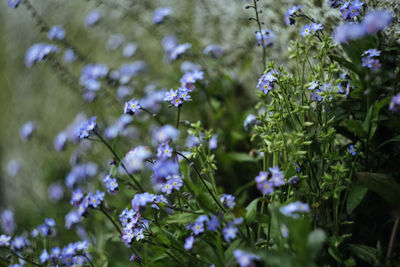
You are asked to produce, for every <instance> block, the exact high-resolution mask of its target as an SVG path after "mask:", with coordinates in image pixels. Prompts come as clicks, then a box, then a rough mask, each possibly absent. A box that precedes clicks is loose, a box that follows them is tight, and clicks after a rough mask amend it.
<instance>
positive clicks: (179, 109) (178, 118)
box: [175, 106, 181, 130]
mask: <svg viewBox="0 0 400 267" xmlns="http://www.w3.org/2000/svg"><path fill="white" fill-rule="evenodd" d="M180 117H181V106H179V107H178V114H177V116H176V127H175V128H176V129H177V130H179V120H180Z"/></svg>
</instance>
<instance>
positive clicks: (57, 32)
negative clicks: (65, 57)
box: [47, 26, 65, 41]
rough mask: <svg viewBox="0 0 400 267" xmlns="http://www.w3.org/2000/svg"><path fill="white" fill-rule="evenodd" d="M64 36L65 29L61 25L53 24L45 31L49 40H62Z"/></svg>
mask: <svg viewBox="0 0 400 267" xmlns="http://www.w3.org/2000/svg"><path fill="white" fill-rule="evenodd" d="M64 37H65V30H64V28H63V27H62V26H53V27H51V28H50V30H49V32H48V33H47V38H49V39H50V40H58V41H59V40H62V39H64Z"/></svg>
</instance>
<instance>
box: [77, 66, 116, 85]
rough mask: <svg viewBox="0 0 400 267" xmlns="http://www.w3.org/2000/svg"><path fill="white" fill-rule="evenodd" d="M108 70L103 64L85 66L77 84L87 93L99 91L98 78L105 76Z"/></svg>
mask: <svg viewBox="0 0 400 267" xmlns="http://www.w3.org/2000/svg"><path fill="white" fill-rule="evenodd" d="M108 71H109V68H108V67H107V66H106V65H104V64H87V65H86V66H85V67H84V68H83V69H82V72H81V77H80V79H79V83H80V84H81V85H82V86H84V87H86V88H87V89H88V90H89V91H98V90H99V89H100V86H101V84H100V81H99V79H100V78H104V77H106V76H107V74H108Z"/></svg>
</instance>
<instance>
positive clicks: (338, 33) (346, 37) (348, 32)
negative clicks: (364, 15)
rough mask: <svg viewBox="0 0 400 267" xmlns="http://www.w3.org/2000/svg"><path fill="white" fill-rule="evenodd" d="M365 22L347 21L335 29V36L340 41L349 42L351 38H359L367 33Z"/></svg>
mask: <svg viewBox="0 0 400 267" xmlns="http://www.w3.org/2000/svg"><path fill="white" fill-rule="evenodd" d="M366 33H367V32H366V30H365V27H364V25H363V24H358V23H346V24H342V25H340V26H338V27H337V28H336V29H335V30H334V34H333V37H334V39H335V40H336V42H338V43H347V42H348V41H350V40H355V39H358V38H360V37H362V36H364V35H365V34H366Z"/></svg>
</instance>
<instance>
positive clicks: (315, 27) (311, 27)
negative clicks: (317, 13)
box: [301, 23, 323, 37]
mask: <svg viewBox="0 0 400 267" xmlns="http://www.w3.org/2000/svg"><path fill="white" fill-rule="evenodd" d="M322 29H323V27H322V24H321V23H312V24H306V25H305V26H304V27H303V29H302V30H301V36H303V37H306V36H308V35H310V34H314V33H316V32H317V31H320V30H322Z"/></svg>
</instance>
